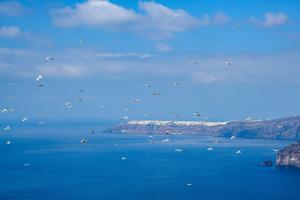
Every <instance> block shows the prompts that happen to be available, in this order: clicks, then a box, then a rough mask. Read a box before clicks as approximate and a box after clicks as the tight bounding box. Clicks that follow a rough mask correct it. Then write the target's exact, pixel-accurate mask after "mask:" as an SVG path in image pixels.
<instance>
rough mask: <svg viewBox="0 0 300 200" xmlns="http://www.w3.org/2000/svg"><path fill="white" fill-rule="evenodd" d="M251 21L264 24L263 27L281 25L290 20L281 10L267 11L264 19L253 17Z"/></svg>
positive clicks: (255, 23)
mask: <svg viewBox="0 0 300 200" xmlns="http://www.w3.org/2000/svg"><path fill="white" fill-rule="evenodd" d="M250 22H251V23H252V24H254V25H256V26H262V27H272V26H279V25H283V24H285V23H287V22H288V16H287V15H286V14H285V13H283V12H279V13H271V12H267V13H265V16H264V18H263V19H257V18H255V17H251V18H250Z"/></svg>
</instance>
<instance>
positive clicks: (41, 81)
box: [0, 40, 242, 187]
mask: <svg viewBox="0 0 300 200" xmlns="http://www.w3.org/2000/svg"><path fill="white" fill-rule="evenodd" d="M79 43H80V45H83V44H84V43H85V41H84V40H80V41H79ZM45 60H46V61H47V62H53V61H55V58H54V57H52V56H48V57H46V58H45ZM190 63H191V64H194V65H196V64H198V63H197V62H196V61H191V62H190ZM224 63H225V64H226V65H227V66H231V62H230V61H229V59H225V60H224ZM35 81H36V85H37V87H44V86H45V85H46V84H45V82H44V77H43V75H42V74H40V75H38V76H37V77H36V78H35ZM172 85H173V86H174V87H179V86H181V83H180V82H178V81H173V82H172ZM8 86H9V87H12V86H15V83H9V84H8ZM144 86H145V87H147V88H152V85H151V84H150V83H144ZM77 91H78V92H79V93H84V92H85V91H84V90H83V89H81V88H79V89H77ZM152 95H153V96H160V95H161V93H160V91H154V92H153V93H152ZM8 99H9V101H10V102H12V101H14V97H13V96H10V97H8ZM75 100H76V101H79V102H81V101H83V99H82V97H76V98H75ZM140 102H141V100H140V99H137V98H136V99H133V103H140ZM64 107H65V108H66V109H71V108H72V107H73V102H72V101H68V102H65V103H64ZM103 108H104V105H100V109H103ZM125 111H128V108H126V109H125ZM10 112H14V109H13V108H12V106H10V107H9V108H3V109H2V110H1V111H0V113H1V114H5V113H10ZM174 115H175V116H177V117H180V115H179V114H178V113H174ZM144 116H147V114H144ZM194 116H195V117H197V118H199V117H202V116H201V114H200V112H197V111H196V112H194ZM121 120H123V121H126V120H129V117H128V116H127V115H126V116H123V117H121ZM26 121H28V117H27V116H24V117H23V118H22V119H21V122H22V123H25V122H26ZM43 124H44V121H39V122H38V125H43ZM0 126H3V125H1V124H0ZM3 130H4V131H10V130H11V127H10V126H4V127H3ZM89 133H91V134H95V131H94V130H90V131H89ZM148 137H149V139H148V142H149V143H150V144H156V142H155V141H154V137H153V136H151V135H150V136H148ZM230 139H231V140H234V139H236V137H235V136H232V137H231V138H230ZM169 141H170V139H168V138H167V139H163V140H161V142H162V143H165V142H169ZM5 143H6V144H7V145H10V144H12V142H11V141H10V140H7V141H6V142H5ZM80 143H82V144H86V143H88V140H87V139H85V138H82V139H81V140H80ZM206 150H207V151H213V150H214V148H213V147H208V148H207V149H206ZM174 151H175V152H183V149H180V148H175V149H174ZM235 153H236V154H241V153H242V151H241V150H237V151H236V152H235ZM121 160H122V161H126V160H127V157H126V156H122V157H121ZM29 165H30V164H29V163H24V166H29ZM186 186H188V187H191V186H192V183H187V184H186Z"/></svg>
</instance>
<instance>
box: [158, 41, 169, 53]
mask: <svg viewBox="0 0 300 200" xmlns="http://www.w3.org/2000/svg"><path fill="white" fill-rule="evenodd" d="M156 49H157V50H158V51H160V52H167V51H171V50H172V47H170V46H169V45H167V44H164V43H158V44H157V45H156Z"/></svg>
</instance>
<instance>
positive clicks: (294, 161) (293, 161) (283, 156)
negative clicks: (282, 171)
mask: <svg viewBox="0 0 300 200" xmlns="http://www.w3.org/2000/svg"><path fill="white" fill-rule="evenodd" d="M276 165H277V166H293V167H300V143H297V144H291V145H289V146H287V147H285V148H284V149H282V150H280V151H279V152H278V153H277V156H276Z"/></svg>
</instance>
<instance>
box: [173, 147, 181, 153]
mask: <svg viewBox="0 0 300 200" xmlns="http://www.w3.org/2000/svg"><path fill="white" fill-rule="evenodd" d="M174 151H175V152H183V150H182V149H179V148H176V149H174Z"/></svg>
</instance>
